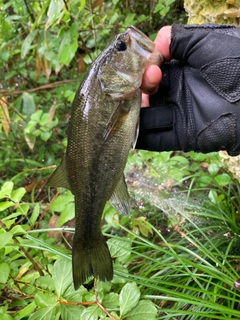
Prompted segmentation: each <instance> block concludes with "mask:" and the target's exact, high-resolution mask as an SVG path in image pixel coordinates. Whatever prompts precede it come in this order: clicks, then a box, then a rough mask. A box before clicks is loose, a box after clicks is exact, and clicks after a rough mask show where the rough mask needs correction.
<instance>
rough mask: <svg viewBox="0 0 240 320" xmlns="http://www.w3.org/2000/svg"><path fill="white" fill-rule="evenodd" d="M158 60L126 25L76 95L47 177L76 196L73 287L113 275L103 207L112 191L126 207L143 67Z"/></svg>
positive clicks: (123, 210) (119, 204) (114, 199)
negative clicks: (61, 152) (57, 159)
mask: <svg viewBox="0 0 240 320" xmlns="http://www.w3.org/2000/svg"><path fill="white" fill-rule="evenodd" d="M160 62H161V57H160V55H159V53H157V52H156V50H155V47H154V44H153V43H152V42H151V41H150V40H149V39H148V38H147V37H146V36H145V35H144V34H142V33H141V32H140V31H139V30H137V29H136V28H135V27H130V28H128V29H127V30H126V31H125V32H124V33H122V34H120V35H118V37H117V39H116V40H115V41H114V42H113V43H112V44H111V45H110V46H109V47H108V48H107V49H106V50H105V51H104V52H103V53H102V54H101V55H100V56H99V57H98V58H97V59H96V60H95V62H94V63H93V64H92V67H91V69H90V70H89V73H88V74H87V76H86V77H85V79H84V80H83V82H82V84H81V85H80V87H79V89H78V90H77V93H76V95H75V99H74V101H73V104H72V110H71V118H70V122H69V128H68V145H67V150H66V154H65V156H64V158H63V160H62V162H61V164H60V166H59V167H58V168H57V169H56V170H55V172H54V173H53V174H52V176H51V177H50V179H49V181H48V185H51V186H62V187H66V188H68V189H70V190H71V192H72V193H73V195H74V198H75V235H74V239H73V252H72V261H73V262H72V265H73V282H74V287H75V289H77V288H78V287H79V286H80V285H81V284H83V283H84V282H85V281H86V279H87V278H88V277H89V276H94V277H95V278H99V279H100V280H102V281H106V280H111V279H112V277H113V268H112V259H111V256H110V253H109V250H108V247H107V244H106V241H105V239H104V237H103V235H102V233H101V217H102V212H103V210H104V206H105V204H106V201H107V200H109V199H110V198H111V197H112V203H113V205H114V206H115V207H116V208H117V210H118V211H120V212H121V213H124V214H126V213H128V211H129V203H128V202H129V197H128V193H127V189H126V184H125V182H124V179H123V171H124V168H125V165H126V161H127V157H128V153H129V150H130V149H131V146H132V145H133V144H134V141H135V139H136V130H137V125H138V119H139V112H140V104H141V91H140V89H139V87H140V85H141V81H142V74H143V72H144V69H145V67H146V66H147V65H148V64H150V63H155V64H158V65H159V64H160Z"/></svg>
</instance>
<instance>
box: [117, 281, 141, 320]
mask: <svg viewBox="0 0 240 320" xmlns="http://www.w3.org/2000/svg"><path fill="white" fill-rule="evenodd" d="M139 299H140V290H139V288H138V287H137V285H136V283H127V284H125V286H124V287H123V288H122V290H121V292H120V295H119V302H120V316H121V317H122V316H124V315H125V314H127V313H128V312H129V311H130V310H132V309H133V308H134V307H135V306H136V305H137V304H138V301H139Z"/></svg>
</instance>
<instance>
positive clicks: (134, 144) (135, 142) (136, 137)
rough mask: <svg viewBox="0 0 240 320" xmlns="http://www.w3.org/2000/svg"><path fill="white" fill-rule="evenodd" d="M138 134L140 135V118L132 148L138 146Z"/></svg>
mask: <svg viewBox="0 0 240 320" xmlns="http://www.w3.org/2000/svg"><path fill="white" fill-rule="evenodd" d="M138 135H139V120H138V123H137V126H136V131H135V136H134V139H133V141H132V148H133V149H135V147H136V144H137V139H138Z"/></svg>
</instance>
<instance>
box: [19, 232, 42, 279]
mask: <svg viewBox="0 0 240 320" xmlns="http://www.w3.org/2000/svg"><path fill="white" fill-rule="evenodd" d="M13 240H14V242H16V243H17V244H20V242H19V241H18V240H17V239H16V238H13ZM21 250H22V252H23V253H24V254H25V256H26V257H27V258H28V260H29V261H30V262H31V263H32V265H33V266H34V268H35V270H36V271H37V272H38V273H39V275H40V276H44V273H43V271H42V269H41V268H40V267H39V265H38V263H37V262H36V261H35V260H34V259H33V257H32V256H31V255H30V254H29V253H28V252H27V250H26V249H24V248H23V247H21Z"/></svg>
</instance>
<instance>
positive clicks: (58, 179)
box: [47, 155, 71, 190]
mask: <svg viewBox="0 0 240 320" xmlns="http://www.w3.org/2000/svg"><path fill="white" fill-rule="evenodd" d="M47 186H49V187H55V188H57V187H62V188H67V189H69V190H71V188H70V185H69V182H68V176H67V167H66V155H64V156H63V158H62V161H61V163H60V165H59V166H58V167H57V168H56V169H55V171H54V172H53V173H52V174H51V176H50V178H49V179H48V181H47Z"/></svg>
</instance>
